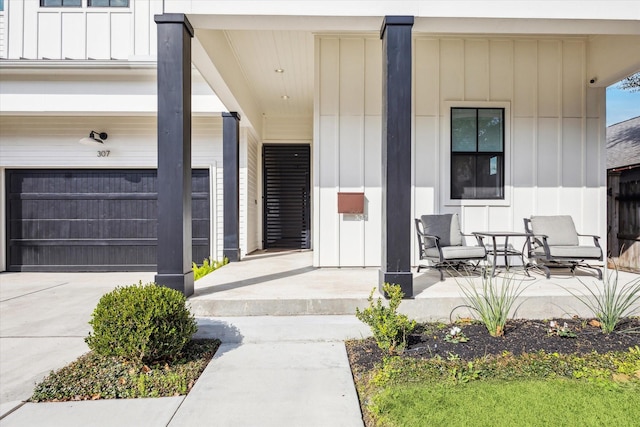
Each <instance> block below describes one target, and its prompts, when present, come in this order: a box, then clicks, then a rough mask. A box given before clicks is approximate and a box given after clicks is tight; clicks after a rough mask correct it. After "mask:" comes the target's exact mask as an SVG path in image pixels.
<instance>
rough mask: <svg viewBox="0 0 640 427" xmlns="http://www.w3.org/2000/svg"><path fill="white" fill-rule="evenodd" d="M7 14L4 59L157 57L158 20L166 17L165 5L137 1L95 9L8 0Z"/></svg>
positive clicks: (6, 3)
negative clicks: (158, 17) (162, 15)
mask: <svg viewBox="0 0 640 427" xmlns="http://www.w3.org/2000/svg"><path fill="white" fill-rule="evenodd" d="M83 3H85V4H86V2H83ZM4 13H5V15H6V16H7V18H6V19H10V22H11V26H10V27H9V28H8V31H7V37H6V39H7V40H6V43H5V40H4V39H2V40H0V42H1V43H0V46H2V48H1V49H0V54H2V56H1V57H2V58H9V59H18V58H26V59H43V58H46V59H131V58H134V57H138V58H143V57H149V56H154V55H155V54H156V44H157V34H156V28H155V24H154V22H153V16H154V15H155V14H160V13H162V2H160V1H157V0H132V1H131V2H130V7H126V8H121V7H111V8H89V7H40V1H39V0H5V12H4ZM1 34H3V35H4V34H5V32H4V30H3V31H2V32H1Z"/></svg>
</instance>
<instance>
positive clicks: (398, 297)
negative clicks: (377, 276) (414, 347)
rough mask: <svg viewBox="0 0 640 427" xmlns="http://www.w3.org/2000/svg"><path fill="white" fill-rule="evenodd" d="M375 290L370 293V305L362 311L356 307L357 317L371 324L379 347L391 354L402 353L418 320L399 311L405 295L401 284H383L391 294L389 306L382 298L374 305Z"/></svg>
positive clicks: (384, 288)
mask: <svg viewBox="0 0 640 427" xmlns="http://www.w3.org/2000/svg"><path fill="white" fill-rule="evenodd" d="M375 290H376V289H375V288H373V289H372V290H371V293H370V294H369V299H368V301H369V307H367V308H365V309H364V310H362V311H360V310H359V309H358V308H356V317H357V318H358V319H359V320H360V321H361V322H363V323H365V324H367V325H369V327H370V328H371V332H373V337H374V339H375V340H376V343H377V344H378V347H380V348H381V349H382V350H385V351H388V352H389V353H391V354H394V353H401V352H402V351H403V350H404V348H405V347H406V346H407V336H408V335H409V334H410V333H411V332H412V331H413V329H414V328H415V327H416V322H415V320H411V321H410V320H409V318H408V317H407V316H406V315H404V314H398V312H397V310H398V306H399V305H400V302H402V297H403V296H404V294H403V293H402V290H401V289H400V286H398V285H391V284H389V283H385V284H384V285H383V286H382V290H383V291H384V292H385V293H386V294H387V295H389V307H386V306H384V305H383V304H382V299H381V298H378V301H377V302H376V304H375V305H374V303H373V293H374V292H375Z"/></svg>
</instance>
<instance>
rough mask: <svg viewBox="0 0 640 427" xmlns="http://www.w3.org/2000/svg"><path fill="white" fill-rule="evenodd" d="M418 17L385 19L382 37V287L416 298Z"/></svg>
mask: <svg viewBox="0 0 640 427" xmlns="http://www.w3.org/2000/svg"><path fill="white" fill-rule="evenodd" d="M412 27H413V16H386V17H385V18H384V22H383V23H382V29H381V30H380V38H381V39H382V264H381V265H382V267H381V269H380V280H379V287H380V291H381V292H382V285H383V284H384V283H385V282H388V283H392V284H397V285H400V287H401V288H402V292H403V293H404V295H405V298H409V297H412V296H413V275H412V273H411V55H412V51H411V29H412Z"/></svg>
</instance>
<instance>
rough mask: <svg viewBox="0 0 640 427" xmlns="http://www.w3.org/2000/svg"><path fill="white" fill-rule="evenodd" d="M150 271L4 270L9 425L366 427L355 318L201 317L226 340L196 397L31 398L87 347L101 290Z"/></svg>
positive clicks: (204, 331) (2, 323) (0, 327)
mask: <svg viewBox="0 0 640 427" xmlns="http://www.w3.org/2000/svg"><path fill="white" fill-rule="evenodd" d="M151 279H152V274H150V273H109V274H89V273H53V274H51V273H47V274H42V273H40V274H38V273H3V274H0V375H1V379H2V381H1V386H0V417H1V419H0V426H2V427H5V426H32V425H34V426H35V425H38V426H40V425H46V426H66V427H73V426H87V425H91V426H116V425H117V426H234V427H236V426H300V425H304V426H362V420H361V414H360V408H359V405H358V399H357V395H356V391H355V388H354V386H353V382H352V378H351V371H350V369H349V364H348V361H347V355H346V351H345V347H344V344H343V342H342V341H343V340H344V339H346V338H359V337H363V336H368V335H369V330H368V328H367V327H366V326H364V325H363V324H362V323H360V322H359V321H357V319H355V317H354V316H352V315H351V316H281V317H275V316H253V317H229V318H212V317H208V318H205V317H201V318H198V323H199V330H198V333H197V336H199V337H216V338H220V339H221V340H222V341H223V345H222V346H221V347H220V349H219V350H218V352H217V354H216V356H215V358H214V359H213V361H212V362H211V363H210V364H209V365H208V367H207V368H206V369H205V371H204V373H203V374H202V375H201V377H200V379H199V380H198V382H197V383H196V385H195V386H194V388H193V390H192V391H191V392H190V393H189V395H188V396H186V397H185V396H180V397H170V398H160V399H123V400H100V401H88V402H64V403H24V401H26V400H27V399H28V398H29V397H30V395H31V393H32V391H33V387H34V385H35V384H36V383H37V382H38V381H40V380H41V379H42V378H43V377H44V376H45V375H46V374H48V372H49V371H50V370H54V369H58V368H61V367H62V366H64V365H66V364H67V363H69V362H70V361H72V360H74V359H75V358H77V357H78V356H80V355H81V354H83V353H84V352H86V351H87V350H88V349H87V347H86V344H85V343H84V337H85V336H86V335H87V333H88V332H89V325H88V324H87V322H88V320H89V318H90V315H91V312H92V310H93V308H94V307H95V304H96V303H97V301H98V300H99V298H100V296H101V295H103V294H104V293H105V292H108V291H110V290H111V289H113V288H114V287H115V286H116V285H128V284H132V283H136V282H137V281H138V280H143V281H149V280H151Z"/></svg>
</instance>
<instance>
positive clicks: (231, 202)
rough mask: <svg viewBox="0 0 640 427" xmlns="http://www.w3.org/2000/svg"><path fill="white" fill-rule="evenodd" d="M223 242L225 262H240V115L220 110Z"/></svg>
mask: <svg viewBox="0 0 640 427" xmlns="http://www.w3.org/2000/svg"><path fill="white" fill-rule="evenodd" d="M222 167H223V169H224V170H223V173H222V182H223V185H224V197H223V202H224V221H223V225H224V244H223V249H222V252H223V254H224V256H225V257H227V258H229V262H234V261H240V115H239V114H238V113H235V112H232V113H222Z"/></svg>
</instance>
